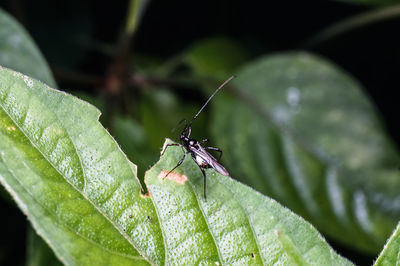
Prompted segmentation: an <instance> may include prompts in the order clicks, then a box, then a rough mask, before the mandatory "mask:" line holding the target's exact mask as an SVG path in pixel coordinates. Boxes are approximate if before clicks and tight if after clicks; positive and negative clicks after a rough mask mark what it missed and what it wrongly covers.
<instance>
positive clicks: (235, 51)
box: [186, 37, 248, 79]
mask: <svg viewBox="0 0 400 266" xmlns="http://www.w3.org/2000/svg"><path fill="white" fill-rule="evenodd" d="M247 59H248V56H247V54H246V52H245V51H244V49H243V48H242V47H240V46H239V45H238V44H237V43H235V42H234V41H233V40H230V39H227V38H223V37H214V38H209V39H206V40H203V41H200V42H197V43H195V44H194V45H193V46H192V47H190V48H189V49H188V51H187V53H186V61H187V63H188V64H189V66H190V67H192V69H193V70H194V72H195V73H196V74H197V75H200V76H205V77H213V78H221V79H225V78H226V77H229V76H231V75H232V73H234V72H235V71H236V69H237V68H238V67H239V66H240V65H241V64H243V63H244V62H245V61H246V60H247Z"/></svg>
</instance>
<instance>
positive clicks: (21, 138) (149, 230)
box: [0, 68, 164, 265]
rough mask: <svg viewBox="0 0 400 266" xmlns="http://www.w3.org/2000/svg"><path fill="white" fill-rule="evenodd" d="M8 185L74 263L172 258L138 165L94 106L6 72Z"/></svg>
mask: <svg viewBox="0 0 400 266" xmlns="http://www.w3.org/2000/svg"><path fill="white" fill-rule="evenodd" d="M0 84H1V86H0V156H1V157H0V181H1V183H2V184H3V185H4V186H5V187H6V189H7V190H8V191H9V192H10V194H12V196H13V198H14V200H15V201H16V202H17V204H18V206H19V207H20V208H21V210H22V211H23V212H24V213H25V214H26V215H27V216H28V219H29V220H30V221H31V223H32V225H33V227H34V228H35V230H36V231H37V232H38V234H39V235H40V236H41V237H43V238H44V239H45V240H46V242H47V243H49V245H50V246H51V247H52V249H53V250H54V251H55V253H56V255H57V257H58V258H59V259H60V260H61V261H62V262H63V263H65V264H67V265H75V264H80V265H142V264H143V265H147V264H148V263H147V262H146V260H145V259H144V258H143V257H142V256H145V257H146V258H147V260H149V261H150V262H153V263H157V264H158V263H161V262H162V261H163V260H164V248H163V242H162V235H161V231H160V227H159V225H158V223H148V217H150V218H151V219H153V220H156V219H157V217H156V213H155V209H154V206H153V204H152V202H151V200H150V199H149V198H148V197H143V196H142V195H141V193H140V185H139V182H138V181H137V178H136V166H135V165H133V164H131V163H130V162H129V161H128V160H127V159H126V157H125V155H124V154H123V153H122V152H121V150H120V149H119V147H118V145H117V144H116V143H115V141H114V140H113V139H112V138H111V137H110V135H109V134H108V133H107V131H106V130H104V128H103V127H102V126H101V125H100V123H99V122H98V120H97V119H98V117H99V115H100V114H99V112H98V110H97V109H95V108H94V107H93V106H90V105H89V104H87V103H85V102H83V101H80V100H78V99H77V98H75V97H72V96H71V95H68V94H66V93H62V92H58V91H55V90H52V89H50V88H49V87H47V86H46V85H44V84H43V83H40V82H38V81H36V80H33V79H31V78H29V77H27V76H23V75H21V74H19V73H17V72H13V71H10V70H7V69H5V68H2V69H1V70H0Z"/></svg>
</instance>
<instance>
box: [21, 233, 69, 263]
mask: <svg viewBox="0 0 400 266" xmlns="http://www.w3.org/2000/svg"><path fill="white" fill-rule="evenodd" d="M46 265H48V266H59V265H60V266H61V265H62V263H61V262H60V261H59V260H58V259H57V258H56V257H55V256H54V253H53V251H52V250H51V249H50V248H49V246H48V245H47V244H46V243H45V242H44V241H43V239H41V238H40V237H39V236H38V235H37V234H36V233H35V231H34V230H33V229H32V227H29V229H28V247H27V254H26V266H46Z"/></svg>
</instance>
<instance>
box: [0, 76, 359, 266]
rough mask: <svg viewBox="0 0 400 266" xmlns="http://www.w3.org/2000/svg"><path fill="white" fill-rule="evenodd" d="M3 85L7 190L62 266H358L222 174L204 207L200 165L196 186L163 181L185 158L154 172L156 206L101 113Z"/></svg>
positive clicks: (28, 85)
mask: <svg viewBox="0 0 400 266" xmlns="http://www.w3.org/2000/svg"><path fill="white" fill-rule="evenodd" d="M0 84H1V86H0V181H1V183H2V184H3V185H4V186H5V187H6V188H7V190H8V191H9V192H10V193H11V194H12V196H13V198H14V199H15V200H16V201H17V203H18V205H19V207H20V208H21V209H22V211H23V212H24V213H25V214H26V215H27V216H28V218H29V220H30V221H31V223H32V224H33V226H34V227H35V229H36V231H37V232H38V233H39V234H40V235H41V236H42V237H43V238H44V239H45V240H46V242H47V243H48V244H49V245H50V246H51V247H52V248H53V250H55V253H56V255H57V257H58V258H59V259H60V260H61V261H62V262H63V263H64V264H66V265H148V263H147V261H146V260H148V261H149V262H151V263H153V264H164V263H166V264H168V265H170V264H177V265H179V264H180V265H182V264H200V263H201V264H208V263H210V262H211V263H213V265H215V262H218V263H220V262H222V263H223V264H241V265H242V264H249V263H252V264H253V263H256V264H260V263H264V264H266V265H269V264H271V263H278V264H293V263H295V264H301V265H305V264H310V263H313V264H318V265H325V264H332V265H351V263H350V262H349V261H347V260H346V259H344V258H342V257H340V256H339V255H337V254H336V253H335V252H334V251H333V250H332V249H331V248H330V247H329V245H328V244H327V243H326V242H325V241H324V239H323V238H322V237H321V236H320V235H319V234H318V232H317V231H316V230H315V229H314V228H313V227H312V226H311V225H310V224H308V223H307V222H305V221H304V220H302V219H301V218H300V217H298V216H296V215H294V214H293V213H291V212H290V211H289V210H287V209H285V208H283V207H281V206H280V205H279V204H277V203H276V202H275V201H273V200H271V199H268V198H266V197H264V196H262V195H261V194H259V193H257V192H255V191H253V190H252V189H250V188H248V187H246V186H244V185H242V184H240V183H238V182H236V181H234V180H232V179H231V178H228V177H224V176H220V175H216V174H215V172H214V171H213V170H212V169H208V170H207V173H208V181H209V182H208V185H209V190H208V200H209V201H208V202H207V203H206V202H205V201H204V199H203V193H202V192H203V190H202V188H203V186H202V181H203V179H202V175H201V173H200V172H199V169H198V168H197V166H196V165H195V164H194V162H193V160H191V159H190V158H188V159H187V160H186V161H185V162H184V164H183V165H182V166H181V167H180V168H179V169H177V171H178V172H180V171H183V172H184V174H185V175H186V176H182V175H180V174H178V173H175V172H174V173H172V174H171V175H170V177H169V178H167V179H164V178H160V174H161V175H162V177H163V174H164V173H165V172H160V171H161V170H166V169H171V167H172V166H174V165H175V164H176V162H177V160H178V159H179V157H180V156H182V151H181V149H180V148H179V147H173V148H170V149H168V150H167V152H166V154H165V156H162V158H161V160H160V162H159V163H157V164H156V166H155V167H153V168H152V169H150V170H149V171H148V172H147V177H146V182H147V184H148V188H149V190H150V194H149V195H151V198H150V197H148V196H143V195H141V193H140V185H139V182H137V178H136V166H135V165H133V164H131V163H130V162H129V161H128V160H127V159H126V157H125V156H124V154H123V153H122V152H121V151H120V149H119V148H118V145H116V143H115V142H114V140H113V139H112V138H111V137H110V136H109V134H108V133H107V132H106V131H105V130H104V128H102V127H101V125H100V124H99V122H98V120H97V119H98V116H99V112H98V110H96V109H95V108H93V107H92V106H90V105H89V104H87V103H85V102H83V101H80V100H78V99H76V98H75V97H72V96H70V95H68V94H65V93H62V92H58V91H56V90H52V89H50V88H49V87H47V86H46V85H44V84H42V83H40V82H38V81H36V80H33V79H31V78H29V77H27V76H24V75H21V74H19V73H17V72H13V71H10V70H7V69H4V68H2V69H0ZM173 177H180V178H183V179H184V178H189V180H187V182H184V185H182V184H178V183H177V182H171V180H170V179H171V178H173ZM175 181H179V180H177V179H175ZM153 204H154V205H153ZM163 238H164V239H163ZM32 241H35V240H32ZM164 245H165V250H164ZM139 252H140V254H139ZM164 253H166V254H164ZM31 255H32V260H40V261H42V260H43V259H44V257H40V256H42V255H43V254H36V255H34V254H31ZM35 256H38V257H36V258H34V257H35ZM142 256H144V257H142ZM164 256H165V257H164ZM145 259H146V260H145ZM164 259H165V260H166V261H165V262H164Z"/></svg>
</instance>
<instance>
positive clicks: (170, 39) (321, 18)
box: [0, 0, 400, 265]
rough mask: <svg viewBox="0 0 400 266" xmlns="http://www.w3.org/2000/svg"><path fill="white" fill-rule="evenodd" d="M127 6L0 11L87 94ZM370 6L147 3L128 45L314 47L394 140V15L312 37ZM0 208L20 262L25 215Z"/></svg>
mask: <svg viewBox="0 0 400 266" xmlns="http://www.w3.org/2000/svg"><path fill="white" fill-rule="evenodd" d="M264 2H268V3H264ZM127 7H128V1H83V0H80V1H77V0H70V1H28V0H25V1H24V0H8V1H6V0H0V8H3V9H4V10H6V11H7V12H9V13H10V14H11V15H13V16H14V17H16V18H17V19H18V20H19V21H20V22H21V23H22V24H23V25H24V27H25V28H26V29H27V30H28V31H29V33H30V34H31V36H32V37H33V39H34V40H35V42H36V43H37V45H38V46H39V48H40V50H41V51H42V53H43V54H44V56H45V58H46V60H47V61H48V62H49V64H50V67H51V69H52V71H53V73H54V75H55V78H56V81H57V83H58V85H59V88H60V89H61V90H65V91H85V92H87V93H89V94H93V95H97V94H100V93H104V90H103V89H101V88H104V83H103V82H105V81H104V79H103V77H104V76H107V73H109V72H110V68H111V65H112V64H113V62H115V60H116V57H115V54H116V53H117V52H116V51H117V50H118V43H119V44H120V43H121V38H122V37H121V36H122V32H123V26H124V23H125V18H126V12H127ZM376 8H377V7H376V6H368V5H356V4H351V3H346V2H340V1H249V2H244V1H228V0H220V1H211V0H208V1H183V0H169V1H151V2H149V4H148V6H147V9H146V12H145V14H144V16H143V18H142V21H141V24H140V27H139V29H138V31H137V32H136V34H135V36H134V39H133V40H132V42H131V43H130V45H129V47H130V50H131V51H134V53H136V54H143V55H146V54H149V55H152V56H156V57H158V58H160V59H161V60H163V59H167V58H169V57H171V56H172V55H175V54H178V53H180V52H181V51H182V50H184V49H185V48H187V47H188V46H190V45H191V44H193V43H195V42H196V41H198V40H201V39H204V38H207V37H212V36H221V35H222V36H227V37H230V38H233V39H235V40H236V41H238V43H240V44H241V45H242V46H243V47H245V48H246V50H247V51H249V53H250V57H253V58H255V57H257V56H259V55H262V54H267V53H271V52H277V51H287V50H299V49H300V50H307V51H311V52H314V53H317V54H320V55H322V56H324V57H327V58H329V59H331V60H332V61H333V62H335V63H336V64H338V65H339V66H340V67H342V68H343V69H344V70H346V71H348V72H350V74H351V75H352V76H354V77H355V78H357V79H358V80H359V82H361V83H362V85H363V86H364V88H365V89H366V92H367V93H368V94H369V95H370V97H371V98H372V100H373V101H374V102H375V104H376V105H377V107H378V109H379V111H380V113H381V116H382V118H383V119H382V121H383V123H384V124H385V126H386V127H387V128H388V131H389V134H391V135H392V137H393V139H394V140H395V141H396V143H397V145H398V146H399V144H400V137H399V136H400V127H399V123H398V121H399V119H398V114H399V105H398V91H399V89H400V86H399V79H400V41H399V30H398V29H399V28H400V27H399V26H400V18H399V17H392V18H383V19H380V20H378V21H375V22H373V23H370V24H364V25H362V26H360V27H357V28H353V29H351V30H348V31H346V32H344V33H341V34H338V35H335V36H333V37H332V38H328V39H325V40H323V41H319V42H318V41H314V42H313V41H312V40H313V38H314V37H315V36H316V34H318V33H319V32H321V31H322V30H324V29H326V28H327V27H328V26H330V25H332V24H334V23H337V22H340V21H343V20H344V19H346V18H349V17H352V16H354V15H357V14H361V13H365V12H369V11H372V10H374V9H376ZM185 97H187V98H191V96H190V95H186V96H185ZM117 103H118V99H117ZM399 165H400V163H399ZM0 208H1V213H2V215H1V217H2V218H1V224H2V228H3V230H2V236H1V237H0V249H1V250H3V252H2V253H1V256H2V257H1V256H0V264H1V265H22V264H24V261H25V258H24V254H25V252H24V250H25V246H26V245H25V243H26V223H27V221H26V218H25V217H24V215H22V214H21V212H20V211H19V210H18V209H16V208H14V207H13V206H12V205H11V204H10V203H9V202H5V201H4V200H0ZM328 241H329V242H330V243H331V244H332V245H333V246H334V248H335V249H336V250H337V251H338V252H339V253H341V254H342V255H344V256H345V257H347V258H349V259H351V260H353V261H354V262H356V263H358V264H371V262H372V260H373V258H374V257H372V256H370V255H364V254H360V253H358V252H356V251H354V250H348V249H345V248H343V247H341V246H339V245H337V244H335V243H334V242H332V241H330V240H329V239H328ZM21 251H22V252H21ZM16 259H17V261H16Z"/></svg>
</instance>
